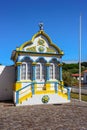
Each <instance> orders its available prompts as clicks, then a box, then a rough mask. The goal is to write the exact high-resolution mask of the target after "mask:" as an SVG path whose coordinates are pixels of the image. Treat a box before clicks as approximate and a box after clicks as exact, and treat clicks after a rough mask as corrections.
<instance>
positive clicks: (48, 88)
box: [46, 83, 51, 91]
mask: <svg viewBox="0 0 87 130" xmlns="http://www.w3.org/2000/svg"><path fill="white" fill-rule="evenodd" d="M50 87H51V84H50V83H47V84H46V90H47V91H48V90H50Z"/></svg>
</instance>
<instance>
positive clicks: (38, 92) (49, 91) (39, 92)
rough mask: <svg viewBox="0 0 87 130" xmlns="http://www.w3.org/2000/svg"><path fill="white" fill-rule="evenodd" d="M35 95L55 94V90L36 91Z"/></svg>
mask: <svg viewBox="0 0 87 130" xmlns="http://www.w3.org/2000/svg"><path fill="white" fill-rule="evenodd" d="M35 94H55V91H54V90H40V91H36V92H35Z"/></svg>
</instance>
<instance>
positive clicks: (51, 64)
mask: <svg viewBox="0 0 87 130" xmlns="http://www.w3.org/2000/svg"><path fill="white" fill-rule="evenodd" d="M50 66H52V67H53V70H52V74H53V75H52V76H50V77H53V78H50V77H49V79H50V80H53V79H55V64H54V63H50ZM50 66H49V75H50Z"/></svg>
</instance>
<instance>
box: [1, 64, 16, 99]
mask: <svg viewBox="0 0 87 130" xmlns="http://www.w3.org/2000/svg"><path fill="white" fill-rule="evenodd" d="M14 82H15V67H14V66H2V65H0V101H3V100H13V84H14Z"/></svg>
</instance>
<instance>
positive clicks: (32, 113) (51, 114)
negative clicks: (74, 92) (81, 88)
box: [0, 100, 87, 130]
mask: <svg viewBox="0 0 87 130" xmlns="http://www.w3.org/2000/svg"><path fill="white" fill-rule="evenodd" d="M0 130H87V102H79V101H78V100H72V101H71V103H68V104H63V105H34V106H21V107H15V106H14V105H13V104H12V103H10V102H0Z"/></svg>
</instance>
